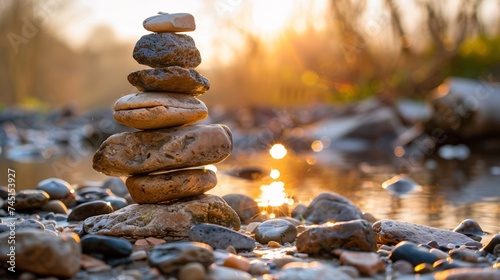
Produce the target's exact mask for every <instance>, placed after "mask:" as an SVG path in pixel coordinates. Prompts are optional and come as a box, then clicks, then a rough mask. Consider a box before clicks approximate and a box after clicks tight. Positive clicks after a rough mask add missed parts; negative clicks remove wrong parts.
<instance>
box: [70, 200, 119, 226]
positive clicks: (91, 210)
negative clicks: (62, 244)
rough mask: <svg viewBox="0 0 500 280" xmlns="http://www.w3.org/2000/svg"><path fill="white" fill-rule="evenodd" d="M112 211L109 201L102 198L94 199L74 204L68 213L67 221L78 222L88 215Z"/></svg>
mask: <svg viewBox="0 0 500 280" xmlns="http://www.w3.org/2000/svg"><path fill="white" fill-rule="evenodd" d="M109 213H113V207H111V205H110V203H108V202H106V201H103V200H95V201H89V202H85V203H82V204H80V205H78V206H76V207H75V208H74V209H73V211H71V213H69V215H68V222H79V221H83V220H85V219H87V218H89V217H93V216H98V215H103V214H109Z"/></svg>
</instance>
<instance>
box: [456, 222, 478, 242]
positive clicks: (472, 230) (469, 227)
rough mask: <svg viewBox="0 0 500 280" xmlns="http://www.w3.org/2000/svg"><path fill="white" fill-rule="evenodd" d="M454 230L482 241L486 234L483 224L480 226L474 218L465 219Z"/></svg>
mask: <svg viewBox="0 0 500 280" xmlns="http://www.w3.org/2000/svg"><path fill="white" fill-rule="evenodd" d="M453 231H454V232H458V233H461V234H464V235H467V236H468V237H470V238H472V239H474V240H476V241H478V242H480V241H481V239H482V238H483V236H484V235H485V233H484V231H483V229H482V228H481V226H479V224H478V223H477V222H476V221H474V220H472V219H466V220H463V221H462V222H461V223H460V224H459V225H458V226H457V227H456V228H455V229H453Z"/></svg>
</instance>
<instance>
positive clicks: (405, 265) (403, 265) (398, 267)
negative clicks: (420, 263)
mask: <svg viewBox="0 0 500 280" xmlns="http://www.w3.org/2000/svg"><path fill="white" fill-rule="evenodd" d="M392 269H393V270H394V271H397V272H399V273H401V274H412V273H413V265H412V264H411V263H410V262H407V261H405V260H399V261H396V262H394V263H393V264H392Z"/></svg>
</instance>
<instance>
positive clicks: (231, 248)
mask: <svg viewBox="0 0 500 280" xmlns="http://www.w3.org/2000/svg"><path fill="white" fill-rule="evenodd" d="M226 251H228V252H229V253H231V254H235V255H236V249H235V248H234V246H227V248H226Z"/></svg>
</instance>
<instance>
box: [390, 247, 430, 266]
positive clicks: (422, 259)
mask: <svg viewBox="0 0 500 280" xmlns="http://www.w3.org/2000/svg"><path fill="white" fill-rule="evenodd" d="M389 258H390V259H391V261H392V262H396V261H399V260H404V261H407V262H409V263H411V264H412V265H413V266H414V267H415V266H417V265H419V264H421V263H429V264H432V263H434V262H435V261H437V260H438V257H436V256H435V255H434V254H432V253H429V251H427V250H425V249H424V248H420V247H418V246H417V245H416V244H414V243H412V242H410V241H402V242H400V243H399V244H397V245H396V246H395V247H394V248H393V249H392V251H391V254H390V255H389Z"/></svg>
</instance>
